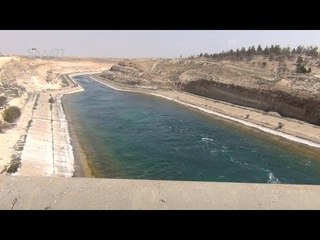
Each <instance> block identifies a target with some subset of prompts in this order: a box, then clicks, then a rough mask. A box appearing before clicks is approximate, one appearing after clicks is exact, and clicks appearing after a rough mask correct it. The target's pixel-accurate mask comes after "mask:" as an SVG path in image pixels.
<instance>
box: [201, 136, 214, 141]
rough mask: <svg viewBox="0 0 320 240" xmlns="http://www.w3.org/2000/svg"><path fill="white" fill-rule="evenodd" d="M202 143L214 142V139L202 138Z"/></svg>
mask: <svg viewBox="0 0 320 240" xmlns="http://www.w3.org/2000/svg"><path fill="white" fill-rule="evenodd" d="M201 141H203V142H212V141H213V139H212V138H207V137H203V138H201Z"/></svg>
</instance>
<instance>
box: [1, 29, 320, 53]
mask: <svg viewBox="0 0 320 240" xmlns="http://www.w3.org/2000/svg"><path fill="white" fill-rule="evenodd" d="M0 38H1V47H0V53H2V54H17V55H27V56H28V55H29V56H30V55H33V54H38V55H51V56H52V55H56V56H65V57H100V58H177V57H180V56H183V57H188V56H191V55H198V54H200V53H205V52H207V53H210V54H211V53H218V52H221V51H226V50H230V49H234V50H236V49H237V48H241V47H245V48H248V47H249V46H252V45H254V46H258V45H259V44H260V45H261V46H262V47H265V46H267V45H268V46H270V45H272V44H273V45H276V44H278V45H280V46H281V47H287V46H289V47H291V48H294V47H297V46H298V45H303V46H309V45H314V46H320V31H319V30H236V31H233V30H190V31H189V30H161V31H160V30H99V31H97V30H81V31H78V30H36V31H35V30H32V31H31V30H11V31H7V30H1V31H0Z"/></svg>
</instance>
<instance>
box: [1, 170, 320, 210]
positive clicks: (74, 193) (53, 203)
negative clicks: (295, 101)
mask: <svg viewBox="0 0 320 240" xmlns="http://www.w3.org/2000/svg"><path fill="white" fill-rule="evenodd" d="M0 189H1V191H0V199H1V201H0V209H14V210H18V209H320V201H318V199H320V186H313V185H283V184H247V183H209V182H184V181H151V180H122V179H94V178H51V177H49V178H48V177H47V178H44V177H21V176H16V177H10V176H3V177H0Z"/></svg>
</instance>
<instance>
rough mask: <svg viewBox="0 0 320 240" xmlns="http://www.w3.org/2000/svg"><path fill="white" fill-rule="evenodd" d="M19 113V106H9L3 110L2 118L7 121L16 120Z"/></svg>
mask: <svg viewBox="0 0 320 240" xmlns="http://www.w3.org/2000/svg"><path fill="white" fill-rule="evenodd" d="M20 115H21V111H20V108H18V107H15V106H13V107H9V108H7V109H6V110H4V112H3V120H5V121H6V122H8V123H13V122H14V121H16V120H17V119H18V118H19V117H20Z"/></svg>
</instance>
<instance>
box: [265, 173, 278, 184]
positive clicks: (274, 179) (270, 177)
mask: <svg viewBox="0 0 320 240" xmlns="http://www.w3.org/2000/svg"><path fill="white" fill-rule="evenodd" d="M268 172H269V174H268V181H267V183H275V184H279V183H280V181H279V179H278V178H277V177H276V176H275V175H274V174H273V173H272V172H271V171H268Z"/></svg>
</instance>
